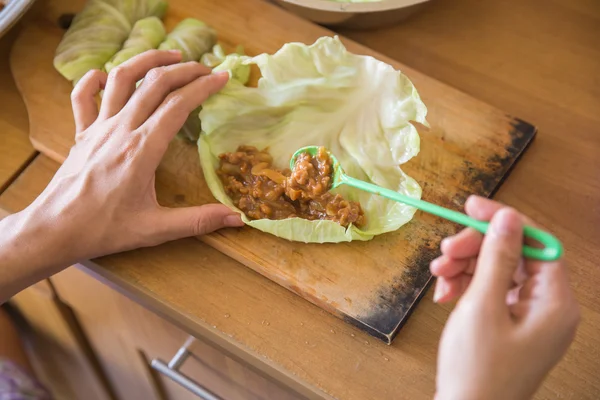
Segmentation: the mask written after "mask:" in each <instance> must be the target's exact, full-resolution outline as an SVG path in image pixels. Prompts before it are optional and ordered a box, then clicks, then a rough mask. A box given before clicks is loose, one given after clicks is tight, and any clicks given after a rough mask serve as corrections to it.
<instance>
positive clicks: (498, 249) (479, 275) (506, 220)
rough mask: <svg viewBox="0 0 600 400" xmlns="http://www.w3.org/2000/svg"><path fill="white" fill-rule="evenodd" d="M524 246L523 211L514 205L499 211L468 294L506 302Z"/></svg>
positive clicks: (493, 220) (485, 241) (466, 294)
mask: <svg viewBox="0 0 600 400" xmlns="http://www.w3.org/2000/svg"><path fill="white" fill-rule="evenodd" d="M522 246H523V218H522V217H521V215H520V214H519V213H518V212H516V211H515V210H513V209H512V208H503V209H501V210H499V211H498V212H496V213H495V214H494V216H493V217H492V220H491V222H490V225H489V227H488V231H487V233H486V235H485V237H484V238H483V243H482V245H481V250H480V252H479V257H478V259H477V266H476V267H475V272H474V274H473V280H472V281H471V285H470V286H469V288H468V290H467V292H466V293H465V296H474V297H477V298H479V299H489V300H490V301H493V302H498V303H500V304H505V303H506V294H507V293H508V291H509V289H510V288H511V286H512V283H513V275H514V273H515V271H516V270H517V267H518V266H519V261H520V260H521V248H522Z"/></svg>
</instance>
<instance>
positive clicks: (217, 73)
mask: <svg viewBox="0 0 600 400" xmlns="http://www.w3.org/2000/svg"><path fill="white" fill-rule="evenodd" d="M214 74H215V75H216V76H225V75H227V78H229V71H219V72H215V73H214Z"/></svg>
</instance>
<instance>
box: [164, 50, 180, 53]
mask: <svg viewBox="0 0 600 400" xmlns="http://www.w3.org/2000/svg"><path fill="white" fill-rule="evenodd" d="M167 51H168V52H169V53H171V54H181V51H180V50H167Z"/></svg>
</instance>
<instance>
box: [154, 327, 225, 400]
mask: <svg viewBox="0 0 600 400" xmlns="http://www.w3.org/2000/svg"><path fill="white" fill-rule="evenodd" d="M194 340H195V339H194V338H193V337H190V338H188V340H187V341H186V342H185V343H184V345H183V346H181V347H180V348H179V350H177V353H176V354H175V356H174V357H173V358H172V359H171V361H169V364H166V363H165V362H164V361H162V360H160V359H158V358H155V359H153V360H152V363H151V365H152V368H154V369H155V370H157V371H158V372H160V373H161V374H163V375H164V376H166V377H167V378H169V379H171V380H172V381H173V382H175V383H177V384H179V385H181V386H183V388H185V389H187V390H189V391H190V392H192V393H194V394H195V395H196V396H198V397H200V398H201V399H203V400H222V399H221V398H220V397H219V396H217V395H216V394H214V393H212V392H211V391H209V390H208V389H206V388H204V387H202V386H200V385H199V384H198V383H197V382H195V381H194V380H193V379H192V378H190V377H189V376H187V375H185V374H183V373H181V372H180V371H179V367H181V364H183V362H184V361H185V360H186V359H187V358H188V357H189V356H190V354H191V353H190V351H189V350H188V348H189V346H190V345H191V344H192V343H193V342H194Z"/></svg>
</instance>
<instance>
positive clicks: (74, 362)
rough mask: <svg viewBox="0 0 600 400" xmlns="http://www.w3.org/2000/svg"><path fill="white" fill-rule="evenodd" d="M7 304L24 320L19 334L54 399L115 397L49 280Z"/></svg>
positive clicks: (80, 332)
mask: <svg viewBox="0 0 600 400" xmlns="http://www.w3.org/2000/svg"><path fill="white" fill-rule="evenodd" d="M10 303H11V304H12V305H13V306H15V307H16V308H17V309H18V310H19V312H20V314H21V316H22V317H24V319H25V321H26V326H25V327H24V328H25V329H24V331H23V332H22V334H24V335H25V337H24V339H25V342H26V343H27V346H26V347H27V350H28V356H29V359H30V362H31V364H32V366H33V368H34V370H35V372H36V375H37V377H38V378H39V379H40V380H41V381H42V382H43V383H44V384H45V385H46V387H48V389H49V390H50V391H51V392H52V394H53V395H54V398H56V399H61V400H79V399H89V400H110V399H114V397H113V393H112V391H111V388H110V385H109V384H108V382H107V380H106V377H105V376H104V374H103V372H102V370H101V369H100V367H99V365H98V360H97V358H96V357H95V354H94V353H93V351H92V349H91V347H90V344H89V342H88V341H87V339H86V338H85V336H84V335H83V332H82V330H81V327H80V325H79V323H78V321H77V320H76V318H75V316H74V314H73V311H72V310H71V309H70V308H69V307H68V306H66V305H65V304H64V303H62V302H61V301H60V300H59V299H58V298H57V297H56V295H55V293H54V290H53V288H52V285H51V284H50V282H49V281H47V280H44V281H41V282H39V283H37V284H35V285H33V286H31V287H29V288H27V289H25V290H23V291H22V292H20V293H19V294H17V295H16V296H14V297H13V298H12V299H11V300H10ZM0 397H1V396H0Z"/></svg>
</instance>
